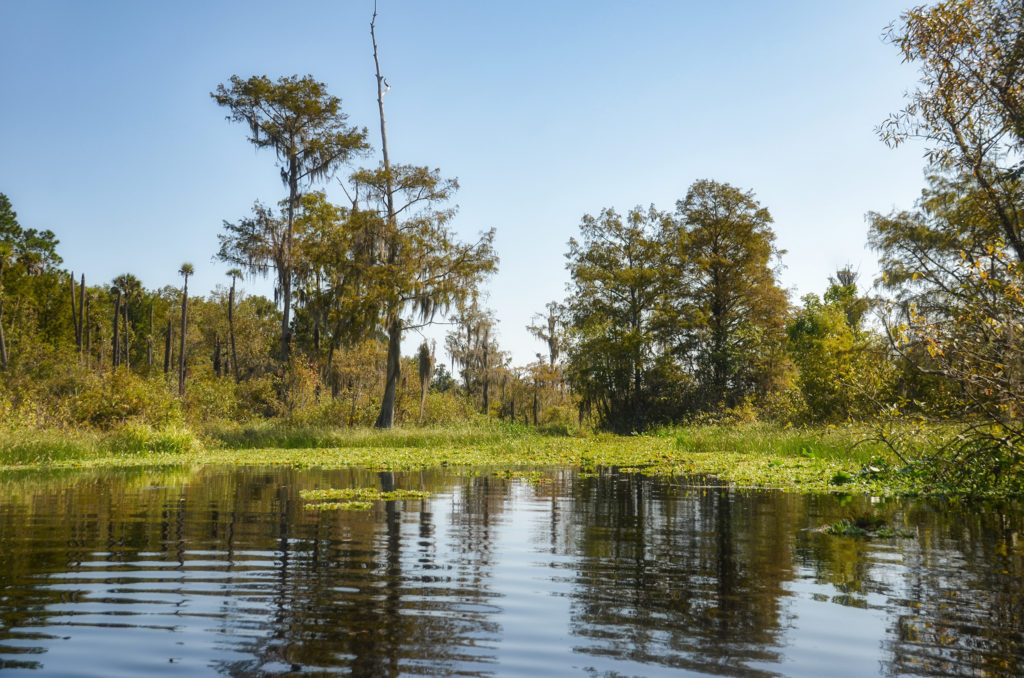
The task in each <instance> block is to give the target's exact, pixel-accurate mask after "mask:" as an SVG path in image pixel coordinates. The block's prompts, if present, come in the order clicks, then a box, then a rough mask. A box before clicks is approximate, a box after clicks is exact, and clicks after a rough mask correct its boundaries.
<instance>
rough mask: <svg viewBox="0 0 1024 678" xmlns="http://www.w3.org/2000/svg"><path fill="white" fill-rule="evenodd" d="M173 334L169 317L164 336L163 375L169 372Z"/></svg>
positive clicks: (169, 317) (168, 317)
mask: <svg viewBox="0 0 1024 678" xmlns="http://www.w3.org/2000/svg"><path fill="white" fill-rule="evenodd" d="M173 332H174V330H173V328H172V327H171V316H170V315H169V314H168V316H167V331H166V333H165V334H164V374H167V373H169V372H170V371H171V334H172V333H173Z"/></svg>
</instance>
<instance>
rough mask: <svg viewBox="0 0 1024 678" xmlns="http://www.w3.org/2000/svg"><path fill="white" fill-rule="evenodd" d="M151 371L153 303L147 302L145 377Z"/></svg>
mask: <svg viewBox="0 0 1024 678" xmlns="http://www.w3.org/2000/svg"><path fill="white" fill-rule="evenodd" d="M152 371H153V302H152V301H150V302H149V334H148V335H147V336H146V376H149V373H150V372H152Z"/></svg>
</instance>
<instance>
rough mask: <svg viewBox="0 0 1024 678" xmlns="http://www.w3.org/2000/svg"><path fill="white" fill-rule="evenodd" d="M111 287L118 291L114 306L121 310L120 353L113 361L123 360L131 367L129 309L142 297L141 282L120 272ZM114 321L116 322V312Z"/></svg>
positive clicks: (126, 366) (117, 362) (131, 334)
mask: <svg viewBox="0 0 1024 678" xmlns="http://www.w3.org/2000/svg"><path fill="white" fill-rule="evenodd" d="M113 288H115V289H117V291H118V294H117V298H118V303H117V304H116V306H117V308H119V309H120V311H121V321H120V322H121V323H122V332H123V334H122V337H121V342H120V343H121V345H120V354H119V356H118V358H117V360H116V361H115V364H119V363H120V362H122V361H123V362H124V365H125V368H126V369H131V345H132V338H133V337H134V335H135V332H134V328H133V327H132V324H131V322H130V320H129V309H130V306H131V304H132V303H133V302H138V301H140V300H141V299H142V296H143V289H142V283H141V282H140V281H139V279H138V278H136V277H135V276H134V275H132V274H131V273H122V274H121V275H119V276H117V277H116V278H114V284H113ZM114 322H115V323H117V322H118V320H117V317H116V314H115V319H114ZM114 336H115V337H116V336H117V333H116V332H115V333H114ZM115 343H116V342H115Z"/></svg>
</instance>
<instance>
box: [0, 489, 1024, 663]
mask: <svg viewBox="0 0 1024 678" xmlns="http://www.w3.org/2000/svg"><path fill="white" fill-rule="evenodd" d="M538 481H543V482H538ZM392 482H393V483H394V484H395V485H396V486H397V487H399V488H407V489H425V490H429V491H431V492H432V493H433V494H432V495H431V496H430V497H429V498H428V499H425V500H415V501H396V502H388V503H384V502H379V503H378V504H377V505H376V506H375V507H374V509H373V510H372V511H370V512H367V513H352V512H320V511H311V510H308V509H305V508H304V505H303V504H304V503H303V502H302V501H301V500H300V499H299V490H300V489H305V488H316V487H321V488H325V487H351V486H360V487H362V486H373V487H381V486H382V484H383V485H384V486H388V485H389V484H391V483H392ZM866 512H871V513H872V514H873V515H879V516H883V517H885V518H887V519H888V520H889V521H890V524H891V525H892V526H894V527H896V528H899V529H902V530H905V531H908V532H911V533H913V536H910V537H901V538H897V539H872V540H864V539H850V538H841V537H833V536H829V535H826V534H822V533H820V532H815V531H813V530H812V529H809V528H815V527H818V526H820V525H822V524H824V523H827V522H831V521H834V520H836V519H838V518H841V517H844V516H847V515H859V514H862V513H866ZM1022 522H1024V521H1022V516H1021V513H1020V511H1019V509H1017V508H1013V507H1004V508H1003V509H1002V510H1000V509H998V508H991V507H989V508H987V509H984V510H974V511H964V510H961V509H957V508H951V507H948V506H939V505H929V504H924V503H908V502H875V503H872V501H871V500H870V499H869V498H859V499H853V500H851V499H847V500H845V501H844V500H842V499H839V498H834V497H805V496H797V495H791V494H784V493H779V492H751V491H738V490H729V489H724V488H703V489H702V488H700V487H693V486H688V485H687V484H685V483H684V482H683V481H678V480H676V481H664V480H655V479H649V478H644V477H640V476H635V475H627V474H617V473H614V472H612V471H605V472H603V473H602V474H600V475H599V476H597V477H587V478H583V477H578V476H577V474H576V473H575V472H573V471H559V470H552V471H545V472H543V473H542V474H540V476H533V477H530V478H528V479H522V478H504V477H499V476H496V475H486V474H482V475H477V476H460V475H455V474H442V473H414V474H394V475H390V474H389V475H383V474H375V473H369V472H356V471H319V470H301V471H300V470H289V469H224V470H218V469H207V470H203V471H173V472H166V473H160V472H156V471H148V472H141V471H137V472H126V473H123V474H119V475H114V476H113V477H110V476H109V474H108V475H106V476H104V475H99V474H96V475H89V474H66V475H61V476H42V475H7V476H0V673H3V674H4V675H8V674H10V675H29V676H38V675H47V676H62V677H63V676H69V677H70V676H103V677H110V676H131V677H133V678H135V677H138V676H164V675H168V676H169V675H178V676H200V675H216V674H223V675H226V676H286V675H287V676H292V675H295V676H298V675H302V676H308V675H355V676H395V675H431V676H449V675H459V676H531V678H532V677H536V676H549V675H568V676H586V677H593V676H606V677H609V678H610V677H620V676H663V675H664V676H669V675H670V676H680V675H687V674H716V675H726V676H774V675H787V676H814V677H819V676H869V675H958V676H959V675H962V676H977V675H1007V676H1011V675H1022V674H1024V619H1022V615H1024V584H1022V575H1024V543H1022V541H1021V528H1022Z"/></svg>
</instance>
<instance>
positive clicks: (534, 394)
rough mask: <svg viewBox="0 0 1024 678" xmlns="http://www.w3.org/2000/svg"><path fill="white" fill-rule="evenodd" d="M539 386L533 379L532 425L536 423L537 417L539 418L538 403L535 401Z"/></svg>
mask: <svg viewBox="0 0 1024 678" xmlns="http://www.w3.org/2000/svg"><path fill="white" fill-rule="evenodd" d="M539 389H540V387H539V386H538V385H537V380H536V379H534V380H533V425H534V426H536V425H537V419H538V418H539V415H540V412H539V409H540V408H539V403H538V402H537V392H538V390H539Z"/></svg>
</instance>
